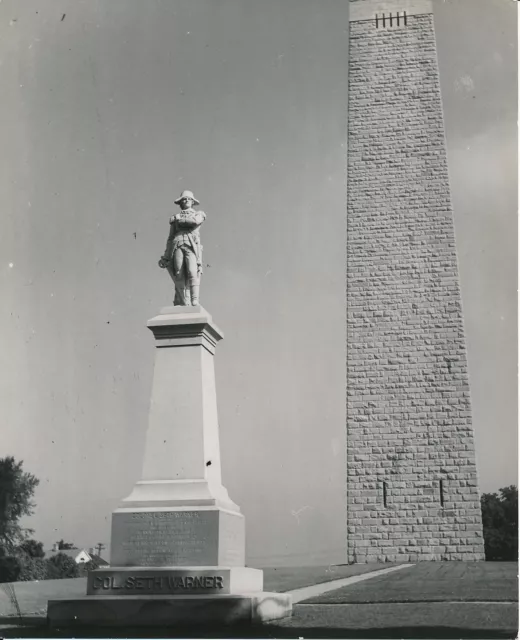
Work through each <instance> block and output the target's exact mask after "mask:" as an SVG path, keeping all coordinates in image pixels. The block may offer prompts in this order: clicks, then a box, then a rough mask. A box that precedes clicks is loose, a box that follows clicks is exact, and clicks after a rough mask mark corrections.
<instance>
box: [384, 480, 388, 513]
mask: <svg viewBox="0 0 520 640" xmlns="http://www.w3.org/2000/svg"><path fill="white" fill-rule="evenodd" d="M387 503H388V489H387V485H386V482H383V505H384V506H385V507H386V506H387Z"/></svg>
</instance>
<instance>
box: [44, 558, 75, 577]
mask: <svg viewBox="0 0 520 640" xmlns="http://www.w3.org/2000/svg"><path fill="white" fill-rule="evenodd" d="M79 575H80V569H79V567H78V565H77V564H76V562H75V561H74V560H73V559H72V558H69V556H67V555H65V554H64V553H57V554H56V555H55V556H52V557H50V558H49V559H48V560H47V579H48V580H56V579H59V578H77V577H78V576H79Z"/></svg>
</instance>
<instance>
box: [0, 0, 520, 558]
mask: <svg viewBox="0 0 520 640" xmlns="http://www.w3.org/2000/svg"><path fill="white" fill-rule="evenodd" d="M516 4H517V3H516V2H513V1H512V0H446V1H444V2H442V1H441V0H437V1H436V6H435V10H436V25H437V41H438V47H439V64H440V70H441V84H442V89H443V99H444V104H445V117H446V130H447V141H448V153H449V163H450V175H451V181H452V188H453V200H454V206H455V222H456V232H457V246H458V250H459V261H460V272H461V286H462V294H463V303H464V309H465V318H466V330H467V339H468V350H469V367H470V375H471V383H472V393H473V405H474V425H475V432H476V446H477V454H478V461H479V468H480V478H481V489H482V490H483V491H494V490H496V489H498V488H499V487H501V486H504V485H507V484H511V483H516V478H517V435H516V416H517V409H516V388H517V380H516V327H517V324H516V272H517V270H516V208H517V207H516V177H517V168H516V119H517V108H516V101H515V100H516V82H517V76H516ZM347 5H348V3H347V2H346V0H319V1H318V0H262V1H261V2H260V1H258V0H147V1H146V2H143V1H142V0H97V1H96V0H83V1H81V0H48V1H47V2H41V0H24V2H17V1H16V0H4V1H3V2H2V3H1V4H0V42H1V45H0V83H1V86H2V100H1V101H0V123H1V125H0V148H1V149H2V153H1V154H0V175H1V180H0V216H1V221H2V233H1V237H0V256H1V263H0V291H1V292H2V305H1V308H0V336H1V337H2V357H3V366H2V367H1V370H0V421H1V422H0V428H1V441H0V455H14V456H15V457H16V458H19V459H23V460H24V462H25V467H26V469H27V470H30V471H31V472H32V473H34V474H35V475H36V476H37V477H38V478H40V480H41V484H40V487H39V488H38V490H37V494H36V500H37V505H38V506H37V510H36V513H35V515H34V516H33V517H32V518H31V519H30V520H29V521H28V524H30V525H31V526H32V527H33V528H35V529H36V537H38V538H39V539H41V540H43V541H44V542H45V544H46V546H47V545H50V544H51V543H52V542H53V541H55V540H57V539H59V538H65V539H67V540H72V541H73V542H75V543H76V544H78V545H80V546H87V547H88V546H91V545H93V544H95V543H97V542H104V543H105V544H108V543H109V537H110V534H109V531H110V517H111V512H112V510H113V509H114V508H115V507H116V506H117V504H118V502H119V500H120V499H121V498H123V497H125V496H126V495H128V493H129V492H130V490H131V488H132V486H133V484H134V482H135V481H136V480H138V479H139V477H140V471H141V462H142V455H143V445H144V438H145V430H146V425H147V415H148V408H149V398H150V390H151V376H152V367H153V356H154V353H153V338H152V334H151V333H150V332H149V330H148V329H147V328H146V321H147V320H148V319H149V318H151V317H152V316H154V315H156V313H157V312H158V310H159V309H160V308H161V307H163V306H165V305H168V304H170V303H171V300H172V295H173V294H172V286H171V281H170V280H169V277H168V275H167V274H166V273H165V272H164V271H161V270H160V269H159V268H158V267H157V260H158V258H159V257H160V255H161V254H162V252H163V249H164V245H165V242H166V237H167V233H168V226H169V225H168V219H169V216H170V215H171V214H172V212H173V211H174V205H173V200H174V199H175V198H176V197H177V196H178V195H179V193H180V192H181V190H182V189H191V190H193V191H194V192H195V195H196V196H197V197H198V198H199V200H200V201H201V207H200V208H201V209H203V210H204V211H206V213H207V221H206V223H205V224H204V227H203V229H202V242H203V245H204V262H205V264H206V265H207V266H206V268H205V273H204V275H203V280H202V287H201V302H202V304H203V305H204V307H205V308H206V309H207V310H208V311H209V312H210V313H211V314H212V315H213V318H214V320H215V322H216V323H217V324H218V325H219V327H221V329H222V330H223V331H224V333H225V336H226V337H225V340H224V342H222V343H221V344H220V345H219V347H218V349H217V354H216V376H217V391H218V404H219V418H220V429H221V449H222V467H223V481H224V484H225V485H226V487H227V489H228V490H229V493H230V496H231V497H232V499H233V500H234V501H235V502H237V503H238V504H239V505H240V507H241V509H242V511H243V512H244V514H245V516H246V525H247V534H248V542H247V552H248V561H249V563H250V564H257V565H269V564H290V563H296V564H308V563H327V562H342V561H344V560H345V555H344V549H345V530H346V526H345V507H344V496H345V250H346V247H345V192H346V191H345V190H346V185H345V154H346V117H347V113H346V105H347V64H348V6H347Z"/></svg>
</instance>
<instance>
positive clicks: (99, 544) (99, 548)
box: [95, 542, 106, 557]
mask: <svg viewBox="0 0 520 640" xmlns="http://www.w3.org/2000/svg"><path fill="white" fill-rule="evenodd" d="M95 548H96V549H97V552H98V556H100V557H101V551H102V550H103V549H106V546H105V545H104V544H103V543H102V542H98V543H97V546H96V547H95Z"/></svg>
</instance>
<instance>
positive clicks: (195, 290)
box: [190, 284, 199, 307]
mask: <svg viewBox="0 0 520 640" xmlns="http://www.w3.org/2000/svg"><path fill="white" fill-rule="evenodd" d="M190 291H191V306H192V307H195V306H197V305H198V304H199V285H198V284H192V285H191V286H190Z"/></svg>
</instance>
